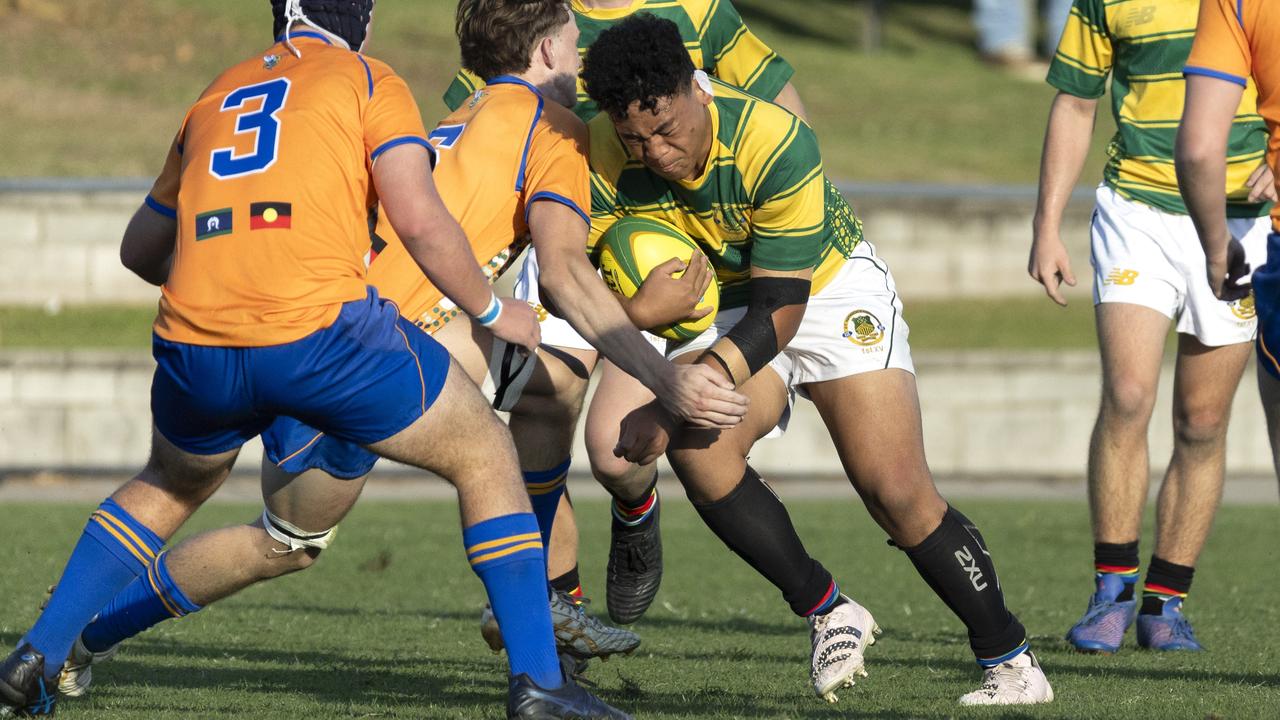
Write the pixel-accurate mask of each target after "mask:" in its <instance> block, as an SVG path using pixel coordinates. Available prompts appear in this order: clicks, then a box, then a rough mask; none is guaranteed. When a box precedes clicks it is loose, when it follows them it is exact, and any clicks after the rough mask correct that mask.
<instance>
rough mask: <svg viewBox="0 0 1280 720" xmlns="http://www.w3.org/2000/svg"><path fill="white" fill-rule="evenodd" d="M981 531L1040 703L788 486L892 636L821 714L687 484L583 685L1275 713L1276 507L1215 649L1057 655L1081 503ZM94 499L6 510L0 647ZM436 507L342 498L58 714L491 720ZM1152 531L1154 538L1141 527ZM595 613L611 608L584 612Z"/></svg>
mask: <svg viewBox="0 0 1280 720" xmlns="http://www.w3.org/2000/svg"><path fill="white" fill-rule="evenodd" d="M581 508H582V509H581V512H580V517H581V520H580V522H581V523H582V526H583V544H582V547H583V549H584V555H583V558H582V561H583V570H584V580H585V583H586V588H587V590H588V592H589V593H592V594H595V595H597V596H602V595H603V591H604V587H603V582H604V581H603V567H602V565H603V562H604V559H605V558H604V554H605V553H604V543H605V542H607V532H608V531H607V522H608V521H607V513H606V512H605V509H604V506H603V505H602V504H601V503H598V502H593V503H583V504H582V506H581ZM964 508H965V512H966V513H968V514H969V515H970V516H972V517H973V518H974V519H975V520H976V521H978V522H979V524H980V525H981V526H982V527H983V532H984V533H985V535H986V536H987V539H988V541H989V544H990V546H991V548H992V550H993V552H994V553H995V556H996V560H997V562H998V564H999V567H1000V569H1001V572H1002V582H1003V586H1004V588H1005V590H1006V592H1007V594H1008V602H1009V604H1010V606H1011V607H1012V608H1013V609H1014V610H1015V611H1016V612H1017V613H1019V615H1020V617H1021V619H1022V620H1023V622H1024V624H1025V625H1026V626H1027V628H1028V630H1029V632H1030V633H1031V637H1032V641H1033V643H1034V644H1035V646H1036V649H1037V653H1038V655H1039V656H1040V659H1041V661H1042V663H1043V665H1044V667H1045V669H1046V671H1047V673H1048V674H1049V678H1050V680H1051V681H1052V683H1053V685H1054V690H1055V692H1056V694H1057V700H1056V701H1055V702H1054V703H1053V704H1052V705H1048V706H1042V707H1036V708H1029V709H1023V710H1018V711H998V710H985V711H984V710H963V709H961V708H958V707H957V706H956V705H955V699H956V698H957V697H958V696H959V695H961V694H962V693H964V692H967V691H968V690H971V689H973V688H974V687H975V685H976V682H977V679H978V671H977V669H976V667H975V666H974V665H973V663H972V659H971V657H970V655H969V651H968V647H967V644H966V640H965V634H964V631H963V628H962V627H961V626H960V625H959V623H958V622H957V621H955V620H954V618H952V617H951V616H950V615H949V613H948V612H947V610H946V609H945V607H944V606H943V605H942V603H941V602H939V601H938V600H937V599H936V598H934V597H932V596H931V595H930V594H929V592H928V591H927V589H926V587H925V585H924V583H923V582H921V581H920V579H919V578H918V577H917V576H916V574H915V573H914V571H913V570H912V568H911V565H910V563H908V562H907V561H906V559H905V558H904V557H902V554H901V553H900V552H898V551H896V550H893V549H891V548H888V547H886V546H885V544H884V538H883V534H882V533H881V532H880V531H879V530H878V529H876V528H875V527H874V526H873V525H872V523H871V522H870V520H868V519H867V517H866V514H865V512H864V511H863V510H862V509H861V508H860V507H858V504H857V502H856V500H855V499H854V497H853V494H852V492H850V493H847V494H842V495H841V496H840V497H839V498H838V499H837V500H834V501H826V502H797V503H792V510H793V514H794V517H795V520H796V523H797V525H798V527H799V530H800V533H801V535H802V536H803V537H804V538H805V539H806V540H807V541H808V543H809V548H810V551H811V552H812V553H813V554H814V555H815V556H816V557H818V558H821V559H822V561H823V562H824V563H826V564H827V565H828V566H829V567H830V569H831V570H832V571H833V572H834V573H835V574H836V575H837V576H838V577H839V578H841V580H842V582H843V584H844V587H845V589H846V590H848V591H849V592H850V593H851V594H852V595H854V596H855V597H856V598H857V599H859V600H860V601H861V602H863V603H864V604H865V605H867V606H868V607H869V608H870V609H871V610H872V611H873V612H874V613H875V614H876V618H877V620H878V621H879V623H880V625H881V626H883V627H884V629H885V634H884V635H883V636H882V637H881V639H880V642H879V643H878V644H877V645H876V646H875V647H874V648H872V649H871V650H870V652H869V653H868V658H869V665H868V669H869V671H870V677H869V678H867V679H866V680H863V681H860V682H859V684H858V686H857V688H856V689H854V690H850V691H846V692H845V693H844V695H843V698H842V700H841V702H840V704H839V705H837V706H835V707H828V706H826V705H824V704H823V703H822V702H821V701H819V700H817V699H816V698H814V697H813V696H812V695H811V694H810V691H809V690H808V688H807V687H806V680H807V677H808V668H807V664H806V663H807V652H808V638H807V635H806V629H805V627H804V625H803V623H801V622H800V621H799V620H797V619H796V618H795V617H793V616H791V615H790V614H789V613H788V611H787V608H786V606H785V604H784V603H783V602H782V601H781V599H780V598H779V597H778V594H777V592H776V590H775V589H774V588H773V587H772V586H770V585H768V584H767V583H766V582H764V581H763V580H761V579H760V578H759V577H757V576H755V575H754V573H753V572H752V571H751V570H750V569H749V568H747V566H746V565H745V564H744V563H743V562H741V561H740V560H739V559H737V558H735V557H734V556H733V555H731V554H730V553H729V552H728V551H727V550H726V549H725V548H724V547H722V546H721V545H719V543H718V542H717V541H716V540H715V538H714V537H713V536H712V535H711V534H710V533H709V532H708V531H707V530H706V529H705V528H704V527H703V526H702V524H701V522H700V521H699V520H698V518H697V516H696V515H695V514H694V513H693V512H692V511H691V510H690V509H689V506H688V504H687V503H685V502H684V501H683V500H677V499H675V498H672V500H671V501H670V502H669V507H668V508H667V510H666V511H664V517H663V525H664V527H663V530H664V537H665V541H666V555H667V572H666V577H665V579H664V582H663V586H662V591H661V594H660V595H659V597H658V601H657V602H656V603H655V605H654V607H653V608H652V609H651V610H650V612H649V614H648V615H647V616H646V617H645V618H644V619H643V620H642V621H641V622H640V623H638V624H637V625H636V626H635V629H636V630H637V631H638V632H639V633H640V634H641V635H642V636H643V638H644V645H642V646H641V649H640V651H638V652H637V654H636V655H634V656H633V657H630V658H621V659H615V660H613V661H610V662H609V663H607V664H603V665H599V664H596V665H593V667H592V669H591V670H590V671H589V677H590V678H591V679H592V680H593V681H595V682H597V683H598V684H599V692H600V693H601V694H602V695H603V696H604V697H606V698H608V699H609V700H612V701H614V702H616V703H617V704H619V705H621V706H622V707H624V708H625V709H628V710H630V711H633V712H635V713H637V714H638V716H639V717H642V718H685V719H688V720H707V719H710V718H790V719H793V720H794V719H799V718H847V717H867V718H1046V719H1047V718H1063V719H1067V718H1070V719H1073V720H1074V719H1077V718H1132V717H1146V718H1210V717H1212V718H1262V717H1272V716H1274V712H1275V708H1276V707H1280V672H1278V671H1277V670H1276V668H1277V667H1278V666H1280V609H1277V605H1276V604H1275V603H1273V602H1270V601H1269V598H1270V596H1271V595H1272V594H1273V589H1274V582H1273V581H1274V574H1273V573H1271V572H1269V571H1268V570H1267V568H1270V567H1272V566H1273V565H1274V558H1273V553H1272V550H1271V549H1272V548H1273V547H1274V546H1275V543H1276V540H1277V537H1276V530H1275V523H1274V516H1275V508H1274V507H1227V508H1224V509H1223V510H1222V514H1221V516H1220V518H1219V521H1218V523H1217V527H1216V529H1215V531H1214V536H1213V538H1212V539H1211V540H1210V543H1209V546H1208V548H1207V549H1206V551H1205V553H1204V555H1203V557H1202V561H1201V563H1200V569H1199V572H1198V573H1197V576H1196V586H1195V588H1194V589H1193V592H1192V599H1191V603H1190V605H1189V614H1190V616H1191V617H1192V618H1193V619H1194V621H1195V622H1196V627H1197V631H1198V634H1199V636H1200V639H1201V640H1202V641H1203V642H1204V643H1205V644H1206V646H1207V647H1209V648H1210V652H1208V653H1204V654H1197V655H1190V654H1179V655H1157V654H1153V653H1148V652H1141V651H1138V650H1136V649H1135V648H1134V646H1133V644H1132V636H1131V637H1130V639H1129V641H1128V643H1127V644H1126V646H1125V647H1124V649H1123V650H1122V652H1121V653H1120V654H1119V655H1117V656H1114V657H1093V656H1081V655H1075V654H1071V653H1068V652H1067V651H1066V650H1065V649H1064V644H1063V642H1062V640H1061V635H1062V633H1063V632H1064V631H1065V630H1066V628H1067V627H1068V626H1069V625H1070V624H1071V623H1072V622H1073V621H1074V620H1075V619H1076V617H1077V615H1078V613H1079V612H1080V611H1081V610H1082V609H1083V608H1084V604H1085V600H1086V598H1087V595H1088V593H1089V591H1090V584H1091V578H1090V567H1091V566H1090V562H1091V558H1090V555H1089V552H1090V551H1089V540H1088V537H1089V534H1088V517H1087V511H1086V509H1085V507H1084V505H1083V503H1048V502H978V501H970V502H967V503H964ZM89 510H90V507H89V505H87V504H86V505H83V506H82V505H74V504H36V505H33V504H8V505H5V506H3V507H0V526H2V527H4V528H5V529H6V533H5V537H6V540H7V542H5V543H4V545H3V547H2V548H0V587H4V588H5V592H4V593H3V595H2V596H0V618H3V627H0V642H3V643H9V644H12V643H14V642H16V641H17V639H18V637H19V634H20V633H21V632H22V631H23V630H24V629H25V628H26V627H27V626H28V625H29V624H30V623H31V622H32V621H33V620H34V619H35V616H36V606H37V604H38V603H39V601H40V598H41V596H42V594H43V589H44V586H45V585H47V584H49V583H51V582H53V581H54V580H55V578H56V573H57V572H58V570H59V568H60V566H61V564H62V563H63V562H64V559H65V555H66V553H67V552H68V551H69V550H70V548H71V546H72V544H73V542H74V540H75V537H76V535H77V533H78V532H79V529H80V527H81V526H82V525H83V522H84V518H85V516H86V514H87V513H88V512H89ZM254 512H255V510H254V508H253V507H249V506H235V505H231V506H228V505H219V506H212V507H209V508H207V509H206V510H203V511H201V512H200V513H199V514H198V515H197V517H196V518H195V519H194V521H193V522H192V523H191V529H192V530H196V529H204V528H211V527H216V526H220V525H223V524H227V523H232V522H237V521H245V520H248V519H250V518H252V517H253V514H254ZM456 517H457V516H456V510H455V508H454V506H453V504H452V503H375V502H367V503H364V504H362V505H360V506H359V507H357V508H356V510H355V511H354V513H353V514H352V516H351V517H350V518H349V519H348V520H347V521H346V522H345V523H344V525H343V529H342V533H341V535H340V537H339V541H338V542H337V543H336V544H335V545H334V547H333V548H331V549H330V550H328V551H327V552H326V553H325V557H324V558H323V559H322V561H321V562H320V563H319V564H318V565H317V566H316V567H315V568H314V569H313V570H310V571H307V572H305V573H302V574H299V575H294V576H290V577H287V578H283V579H280V580H277V581H274V582H271V583H267V584H264V585H260V586H258V587H255V588H252V589H250V590H248V591H246V592H244V593H242V594H241V595H239V596H236V597H233V598H231V599H229V600H227V601H225V602H223V603H220V604H218V605H216V606H213V607H211V608H209V609H206V610H205V611H203V612H200V613H198V614H196V615H193V616H191V617H189V618H186V619H184V620H181V621H177V622H170V623H169V624H167V625H163V626H161V627H159V628H156V629H155V630H153V631H151V632H150V633H148V634H146V635H144V636H142V637H140V638H137V639H136V640H134V641H132V642H130V643H129V644H128V645H127V646H126V647H125V650H124V651H123V652H122V653H121V655H120V656H119V658H118V659H117V660H116V661H115V662H113V663H111V664H108V665H103V666H101V668H100V669H98V670H97V671H95V673H94V676H95V681H96V684H95V686H94V687H95V691H94V693H93V694H92V696H91V698H90V699H88V700H85V701H81V702H67V703H65V704H64V705H63V706H62V708H61V709H60V713H61V716H62V717H65V718H68V719H69V720H71V719H74V718H89V717H92V718H98V719H101V720H116V719H124V718H130V719H133V718H140V717H146V718H220V717H228V718H230V717H245V716H249V717H254V718H262V719H263V720H267V719H269V718H290V719H292V718H299V717H306V718H362V717H363V718H375V717H376V718H433V719H453V718H457V719H459V720H461V719H463V718H465V719H467V720H474V719H476V718H497V717H501V715H500V712H501V711H500V707H501V701H502V698H503V693H504V689H505V685H504V682H503V672H504V664H503V660H502V659H500V658H495V657H494V656H492V655H491V654H489V652H488V650H487V649H486V648H485V647H484V645H483V644H482V642H481V641H480V638H479V635H478V632H477V623H476V620H477V617H478V614H479V606H480V603H481V602H482V600H483V597H482V591H481V587H480V584H479V582H477V581H476V579H475V578H474V576H472V575H471V573H470V571H469V570H468V568H467V566H466V564H465V561H464V560H463V557H462V553H461V551H460V547H459V545H460V543H459V533H458V529H457V521H456ZM1148 537H1149V531H1148ZM593 609H594V610H595V611H597V612H600V613H603V612H604V608H603V607H601V606H593Z"/></svg>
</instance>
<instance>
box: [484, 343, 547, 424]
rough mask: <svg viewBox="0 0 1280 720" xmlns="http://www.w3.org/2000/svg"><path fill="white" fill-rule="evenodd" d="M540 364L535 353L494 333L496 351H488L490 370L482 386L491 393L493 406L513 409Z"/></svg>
mask: <svg viewBox="0 0 1280 720" xmlns="http://www.w3.org/2000/svg"><path fill="white" fill-rule="evenodd" d="M537 366H538V358H537V357H536V356H535V355H534V354H533V353H531V352H529V351H528V350H526V349H525V348H523V347H520V346H519V345H512V344H511V343H509V342H507V341H505V340H500V339H498V338H496V337H495V338H494V339H493V352H492V353H490V355H489V374H488V375H487V376H486V377H485V379H484V383H483V385H482V387H481V389H482V390H483V391H484V393H485V395H486V396H488V395H490V394H492V396H493V409H494V410H497V411H499V412H511V408H513V407H515V406H516V402H517V401H518V400H519V399H520V395H521V394H523V393H524V388H525V386H526V385H528V384H529V378H532V377H533V371H534V369H535V368H536V367H537Z"/></svg>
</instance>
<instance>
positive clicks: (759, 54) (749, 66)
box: [694, 0, 795, 100]
mask: <svg viewBox="0 0 1280 720" xmlns="http://www.w3.org/2000/svg"><path fill="white" fill-rule="evenodd" d="M694 19H695V20H700V22H699V25H698V36H699V38H701V42H702V57H703V63H704V64H705V65H706V66H708V67H710V68H711V69H712V71H713V72H714V73H715V76H716V77H718V78H720V79H721V80H724V81H725V82H727V83H730V84H731V85H737V86H738V87H740V88H742V89H744V90H746V91H747V92H749V93H751V94H752V95H755V96H756V97H760V98H764V99H766V100H772V99H774V98H775V97H777V96H778V93H779V92H781V91H782V88H783V87H785V86H786V84H787V82H788V81H790V80H791V76H792V75H794V74H795V71H794V70H793V69H792V68H791V65H789V64H788V63H787V61H786V60H783V59H782V57H781V56H779V55H778V54H777V53H776V52H774V51H773V50H772V49H771V48H770V47H769V46H768V45H766V44H765V43H764V41H762V40H761V39H760V38H759V37H757V36H756V35H755V33H753V32H751V30H749V29H748V28H747V25H746V23H745V22H743V20H742V16H741V15H739V14H738V11H737V9H736V8H734V7H733V3H731V2H730V1H729V0H711V2H710V3H709V6H708V7H707V9H706V15H705V16H703V17H702V18H700V19H699V18H694Z"/></svg>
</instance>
